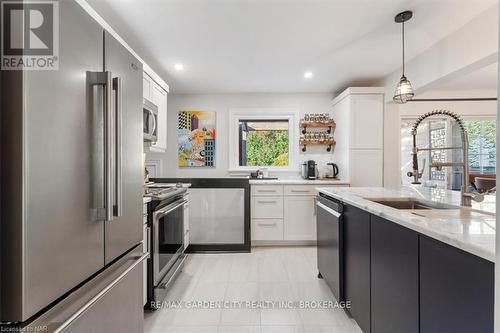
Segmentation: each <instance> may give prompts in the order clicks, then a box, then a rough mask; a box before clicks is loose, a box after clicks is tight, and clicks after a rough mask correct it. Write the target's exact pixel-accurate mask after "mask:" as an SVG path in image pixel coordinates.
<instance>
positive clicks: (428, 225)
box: [317, 187, 496, 262]
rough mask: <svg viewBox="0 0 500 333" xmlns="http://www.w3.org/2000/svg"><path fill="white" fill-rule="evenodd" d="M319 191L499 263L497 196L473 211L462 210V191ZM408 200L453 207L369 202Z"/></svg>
mask: <svg viewBox="0 0 500 333" xmlns="http://www.w3.org/2000/svg"><path fill="white" fill-rule="evenodd" d="M317 190H318V191H319V192H320V193H324V194H326V195H329V196H331V197H333V198H336V199H339V200H341V201H343V202H345V203H347V204H350V205H353V206H356V207H358V208H361V209H363V210H365V211H368V212H370V213H372V214H374V215H378V216H380V217H383V218H384V219H387V220H389V221H392V222H394V223H397V224H399V225H402V226H404V227H406V228H409V229H412V230H414V231H416V232H419V233H421V234H423V235H426V236H429V237H431V238H434V239H436V240H439V241H441V242H443V243H446V244H449V245H451V246H454V247H456V248H459V249H462V250H464V251H467V252H469V253H472V254H474V255H477V256H479V257H481V258H484V259H486V260H489V261H492V262H495V223H496V222H495V196H493V195H488V196H486V198H485V200H484V201H483V202H482V203H476V202H473V206H472V208H466V207H460V192H457V191H447V190H442V189H431V188H424V187H401V188H400V189H386V188H363V187H351V188H347V187H319V188H317ZM408 197H411V198H415V199H418V200H420V201H423V202H432V203H439V204H443V205H449V206H453V207H449V208H451V209H446V210H400V209H396V208H392V207H389V206H385V205H382V204H379V203H376V202H373V201H370V200H369V199H370V198H408ZM455 206H456V207H455ZM416 214H418V215H416Z"/></svg>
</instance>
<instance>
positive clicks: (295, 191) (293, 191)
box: [292, 190, 311, 193]
mask: <svg viewBox="0 0 500 333" xmlns="http://www.w3.org/2000/svg"><path fill="white" fill-rule="evenodd" d="M309 192H311V191H309V190H292V193H309Z"/></svg>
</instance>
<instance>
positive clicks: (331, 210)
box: [316, 201, 342, 218]
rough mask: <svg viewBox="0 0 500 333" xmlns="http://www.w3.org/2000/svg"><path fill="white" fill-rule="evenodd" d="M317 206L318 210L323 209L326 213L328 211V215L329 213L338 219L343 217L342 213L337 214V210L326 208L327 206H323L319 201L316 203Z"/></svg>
mask: <svg viewBox="0 0 500 333" xmlns="http://www.w3.org/2000/svg"><path fill="white" fill-rule="evenodd" d="M316 206H317V207H318V208H321V209H323V210H324V211H326V212H327V213H329V214H330V215H333V216H335V217H336V218H339V217H340V216H341V215H342V213H339V212H337V211H335V210H333V209H331V208H330V207H328V206H326V205H324V204H322V203H321V202H319V201H317V202H316Z"/></svg>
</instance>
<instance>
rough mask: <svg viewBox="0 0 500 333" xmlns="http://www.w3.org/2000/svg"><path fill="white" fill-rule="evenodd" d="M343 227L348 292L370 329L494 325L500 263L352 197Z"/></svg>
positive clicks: (438, 331)
mask: <svg viewBox="0 0 500 333" xmlns="http://www.w3.org/2000/svg"><path fill="white" fill-rule="evenodd" d="M343 226H344V228H343V229H344V231H343V237H344V238H343V244H344V269H343V272H344V275H343V278H344V283H343V285H344V296H345V300H346V301H349V302H350V306H351V307H350V308H349V309H347V311H348V312H349V313H350V315H351V316H352V317H353V318H354V319H355V320H356V322H357V323H358V325H359V327H360V328H361V329H362V331H363V332H365V333H391V332H394V333H399V332H405V333H412V332H415V333H417V332H420V333H458V332H464V333H471V332H474V333H483V332H484V333H486V332H488V333H489V332H493V318H494V313H493V312H494V308H493V303H494V264H493V262H490V261H488V260H485V259H483V258H480V257H478V256H475V255H473V254H470V253H468V252H465V251H463V250H461V249H459V248H456V247H453V246H450V245H448V244H445V243H443V242H441V241H438V240H435V239H432V238H429V237H427V236H425V235H423V234H420V233H418V232H416V231H413V230H411V229H408V228H405V227H403V226H401V225H399V224H397V223H395V222H392V221H389V220H386V219H384V218H381V217H379V216H376V215H373V214H370V213H368V212H366V211H364V210H362V209H360V208H357V207H354V206H351V205H348V204H344V217H343Z"/></svg>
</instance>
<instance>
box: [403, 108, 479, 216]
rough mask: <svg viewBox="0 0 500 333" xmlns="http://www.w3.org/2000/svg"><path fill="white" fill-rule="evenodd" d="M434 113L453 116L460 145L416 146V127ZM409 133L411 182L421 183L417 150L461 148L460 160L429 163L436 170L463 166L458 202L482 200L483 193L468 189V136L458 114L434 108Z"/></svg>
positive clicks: (465, 202) (421, 172)
mask: <svg viewBox="0 0 500 333" xmlns="http://www.w3.org/2000/svg"><path fill="white" fill-rule="evenodd" d="M436 115H444V116H448V117H450V118H453V119H454V120H455V121H456V122H457V124H458V126H459V127H460V133H461V139H462V146H461V147H442V148H440V147H430V148H418V147H417V128H418V126H419V125H420V123H421V122H422V121H424V119H426V118H428V117H432V116H436ZM411 135H412V136H413V150H412V156H413V171H410V172H408V174H407V175H408V177H413V182H412V184H421V182H420V178H422V175H423V171H424V170H423V169H422V171H419V170H418V152H419V151H431V150H454V149H461V150H462V162H461V163H460V162H445V163H441V162H435V163H431V164H430V167H431V168H436V169H438V170H441V169H442V168H443V167H462V168H463V181H462V188H461V194H462V196H461V200H460V204H461V205H462V206H467V207H470V206H472V201H471V199H472V200H474V201H477V202H481V201H483V200H484V195H480V194H479V193H471V192H470V191H469V138H468V136H467V131H466V130H465V125H464V123H463V120H462V118H460V116H459V115H457V114H456V113H454V112H451V111H447V110H434V111H431V112H427V113H426V114H424V115H422V116H420V117H419V118H418V119H417V121H416V122H415V124H414V125H413V127H412V129H411ZM424 165H425V160H424Z"/></svg>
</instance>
